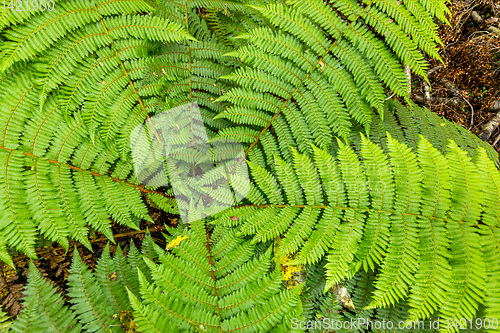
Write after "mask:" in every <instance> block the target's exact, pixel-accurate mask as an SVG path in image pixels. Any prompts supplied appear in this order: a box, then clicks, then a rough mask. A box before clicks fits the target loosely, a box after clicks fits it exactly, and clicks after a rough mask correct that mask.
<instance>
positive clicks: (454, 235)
mask: <svg viewBox="0 0 500 333" xmlns="http://www.w3.org/2000/svg"><path fill="white" fill-rule="evenodd" d="M386 136H387V143H386V146H387V148H388V153H384V152H383V150H382V148H381V147H379V146H377V145H376V144H374V143H373V142H371V141H370V140H368V139H367V138H365V137H363V136H362V137H361V140H360V145H361V153H360V154H359V155H361V156H359V155H358V153H356V152H355V151H354V150H353V149H352V147H350V146H346V145H344V144H343V143H342V142H340V141H339V143H338V145H339V150H338V152H337V159H338V161H335V160H334V159H333V157H331V156H330V155H328V154H327V153H326V152H324V151H322V150H320V149H319V148H316V147H314V148H313V149H314V154H315V156H314V161H315V162H316V163H315V164H316V165H314V164H312V161H311V160H310V159H309V157H307V156H306V155H302V154H299V153H298V152H294V151H293V150H292V152H293V154H294V158H293V163H287V162H285V161H283V160H280V159H276V161H277V162H276V164H275V165H274V170H276V176H275V175H273V174H272V173H270V172H269V171H267V170H265V169H264V168H262V167H261V166H259V165H257V164H254V163H251V162H249V166H250V169H251V171H252V175H253V181H254V182H255V184H256V187H257V188H260V189H261V191H262V193H263V195H264V201H263V202H262V203H261V204H254V205H246V206H245V207H242V208H241V209H242V210H241V212H242V215H241V216H240V215H239V214H238V210H239V209H238V208H237V207H236V208H234V209H233V210H232V211H231V212H230V213H228V215H220V216H219V219H217V220H216V221H217V222H214V223H217V224H226V222H224V221H226V219H229V216H230V215H233V216H236V217H237V223H235V222H234V221H233V222H232V225H235V224H236V225H239V227H238V228H239V233H240V234H242V235H255V236H254V239H253V243H258V242H264V241H267V240H270V239H273V238H275V237H278V236H279V235H284V240H283V244H282V246H281V247H280V248H281V250H280V251H282V252H280V253H279V255H284V254H293V253H298V256H297V258H296V259H295V260H294V261H292V262H291V263H290V264H315V263H317V262H318V261H319V260H320V259H321V258H322V257H323V256H324V255H325V254H326V253H327V252H328V255H327V256H326V258H327V263H326V265H325V268H326V273H325V274H326V277H327V283H326V287H325V290H328V289H329V288H330V287H331V286H332V285H334V284H336V283H339V282H340V281H342V280H343V279H344V278H351V277H352V276H354V274H355V273H356V272H357V271H358V270H359V269H360V268H361V267H363V268H364V269H365V270H366V271H374V270H375V271H377V280H376V282H375V283H374V287H375V290H374V292H373V295H372V296H371V303H370V304H369V306H368V304H366V305H365V306H368V308H379V307H387V306H393V305H395V304H396V303H398V302H400V301H401V300H404V299H406V298H407V297H408V300H409V301H408V305H409V306H410V308H409V313H410V314H411V316H412V317H411V320H421V319H423V318H429V317H430V316H432V315H433V314H434V313H435V311H436V309H440V312H441V313H442V316H443V318H448V319H452V318H461V316H467V318H471V316H474V314H475V312H476V310H477V309H478V305H479V304H480V303H482V302H483V299H485V294H484V293H485V290H486V285H485V284H484V283H488V282H485V281H488V277H487V275H485V266H484V265H485V260H486V258H485V257H484V256H483V255H482V254H481V252H480V245H479V244H480V243H479V239H480V234H479V233H478V231H477V230H476V229H475V227H474V226H475V225H477V224H478V222H479V221H480V219H481V214H486V213H485V212H486V210H487V209H488V206H486V205H491V207H493V208H495V207H497V202H495V201H493V199H494V198H496V196H497V195H498V188H497V187H495V186H493V187H492V186H491V185H487V184H489V183H493V184H494V183H495V181H492V179H493V178H495V177H498V171H497V170H496V169H495V168H494V164H493V162H492V161H491V160H489V159H488V158H487V155H486V152H485V150H482V149H479V155H478V160H477V161H476V162H472V161H471V159H470V157H468V156H467V153H466V152H464V151H463V150H461V149H459V148H458V146H457V145H456V144H455V143H454V142H453V141H450V143H449V145H448V153H447V154H446V155H443V154H442V153H441V152H439V151H438V150H437V149H436V148H434V147H433V146H432V145H431V144H430V143H429V142H428V141H427V140H426V139H425V138H424V137H423V136H421V137H420V141H419V143H418V146H417V147H418V148H417V151H416V152H413V151H412V150H411V149H410V148H409V147H408V146H406V145H404V144H401V143H399V142H397V141H396V140H395V139H393V138H392V137H391V135H390V134H388V133H387V134H386ZM360 157H362V158H360ZM480 165H481V167H482V170H484V171H482V172H481V173H480V172H478V170H479V166H480ZM492 177H493V178H492ZM495 179H496V178H495ZM291 180H293V181H294V183H295V184H296V185H295V188H294V187H293V186H291V185H290V182H291ZM318 180H321V181H322V182H323V183H324V185H323V186H322V187H318V185H317V184H318V183H317V181H318ZM483 181H484V183H483ZM278 184H283V186H279V185H278ZM333 189H336V190H335V191H334V190H333ZM483 193H484V195H485V196H487V197H488V198H490V199H489V201H487V203H485V204H483V201H482V200H481V197H482V196H483ZM278 198H279V199H278ZM283 198H290V200H292V201H291V202H294V203H293V204H290V203H287V202H283ZM252 207H253V209H252ZM497 208H498V207H497ZM488 211H489V210H488ZM224 216H225V217H224ZM485 216H488V215H485ZM492 222H493V221H492V220H491V218H490V224H491V226H490V227H491V228H493V229H492V230H494V229H496V227H494V226H493V225H494V224H493V223H492ZM429 239H431V240H432V241H429ZM449 248H450V249H451V251H450V252H448V249H449ZM491 256H494V255H493V254H491ZM488 258H491V257H488ZM417 268H418V272H417ZM492 278H493V277H490V279H492ZM452 281H455V282H452ZM458 281H470V282H469V283H465V284H462V283H458ZM492 283H495V282H493V281H492ZM452 284H453V286H452ZM452 290H453V291H452ZM455 299H456V300H455ZM449 300H450V301H449ZM464 318H465V317H464Z"/></svg>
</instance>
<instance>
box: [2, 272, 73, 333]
mask: <svg viewBox="0 0 500 333" xmlns="http://www.w3.org/2000/svg"><path fill="white" fill-rule="evenodd" d="M29 268H30V269H29V274H28V284H27V286H26V288H25V293H26V297H25V299H24V301H23V302H24V304H25V305H26V309H25V310H24V311H23V312H22V313H21V314H20V315H19V316H18V317H17V319H16V320H15V321H14V322H13V323H12V324H11V325H10V326H9V328H10V330H11V331H13V332H28V331H29V330H31V331H39V332H41V331H47V332H81V331H82V325H81V324H80V323H78V322H77V318H76V316H75V313H73V312H72V311H70V310H69V309H68V308H67V307H66V306H64V299H63V297H62V296H61V294H59V293H57V292H56V288H55V287H54V286H52V285H51V284H50V283H49V282H48V281H47V280H46V279H45V278H43V277H42V276H41V275H40V272H39V271H38V268H36V267H35V265H34V264H33V263H32V262H30V267H29Z"/></svg>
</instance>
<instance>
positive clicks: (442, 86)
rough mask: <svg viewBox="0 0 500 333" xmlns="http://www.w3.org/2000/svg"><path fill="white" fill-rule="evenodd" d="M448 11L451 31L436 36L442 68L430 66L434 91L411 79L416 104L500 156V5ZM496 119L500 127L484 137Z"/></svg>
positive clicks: (442, 28) (468, 4) (457, 2)
mask: <svg viewBox="0 0 500 333" xmlns="http://www.w3.org/2000/svg"><path fill="white" fill-rule="evenodd" d="M449 8H450V9H451V12H452V18H451V20H450V23H451V25H447V24H445V23H442V24H440V25H439V30H438V32H439V37H440V38H441V40H442V42H443V45H442V47H441V49H440V51H439V55H440V56H441V58H442V59H443V63H441V62H440V61H437V60H434V59H433V60H430V66H429V68H430V70H429V72H428V77H429V82H430V86H428V85H427V84H426V83H425V81H424V80H423V79H420V78H415V79H413V81H412V99H413V101H415V102H417V103H418V104H420V105H423V106H427V107H428V108H429V109H431V110H432V111H434V112H436V113H437V114H438V115H440V116H443V117H445V118H447V119H448V120H450V121H453V122H455V123H457V124H460V125H461V126H463V127H465V128H467V129H469V130H470V131H472V133H474V134H476V135H478V136H479V137H482V138H484V139H486V140H487V141H488V142H489V143H490V144H492V145H493V146H494V147H495V149H496V150H497V151H500V127H498V124H500V30H499V28H500V25H499V23H500V2H499V1H494V0H479V1H478V0H473V1H461V0H454V1H453V4H452V5H451V6H449ZM426 88H429V90H430V91H429V93H428V94H426V90H427V89H426ZM495 116H496V117H495ZM493 118H495V119H494V120H496V123H497V127H494V126H489V128H488V131H485V126H486V125H487V124H488V122H489V121H490V120H492V119H493Z"/></svg>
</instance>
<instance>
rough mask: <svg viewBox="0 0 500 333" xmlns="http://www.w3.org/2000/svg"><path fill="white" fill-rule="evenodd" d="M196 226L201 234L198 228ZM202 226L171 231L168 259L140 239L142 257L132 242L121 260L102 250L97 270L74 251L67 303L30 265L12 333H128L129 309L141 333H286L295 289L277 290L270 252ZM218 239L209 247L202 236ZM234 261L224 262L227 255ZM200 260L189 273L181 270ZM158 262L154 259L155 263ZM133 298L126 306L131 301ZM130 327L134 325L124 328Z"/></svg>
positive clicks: (277, 276)
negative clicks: (235, 332)
mask: <svg viewBox="0 0 500 333" xmlns="http://www.w3.org/2000/svg"><path fill="white" fill-rule="evenodd" d="M197 228H199V229H197ZM207 231H208V229H206V228H205V225H204V224H203V223H201V222H196V223H194V224H193V228H192V229H191V230H189V231H187V232H186V233H185V234H182V233H179V232H175V231H172V233H173V234H174V235H175V236H176V237H170V238H169V240H170V241H171V242H170V243H169V244H168V245H167V248H168V249H170V250H171V252H170V253H168V252H165V251H164V250H163V249H161V248H159V247H158V246H156V245H154V244H153V243H152V239H151V237H150V236H147V237H146V238H145V241H144V243H143V250H142V255H141V254H139V252H138V251H137V249H136V248H135V246H134V245H133V243H131V247H130V251H129V253H128V255H127V256H126V257H125V256H124V255H123V254H122V252H121V250H120V247H118V248H117V252H116V255H115V256H114V257H113V258H111V257H110V253H109V247H108V246H107V247H106V248H105V249H104V252H103V254H102V257H101V258H100V259H99V261H98V263H97V268H96V270H95V272H92V271H91V270H89V269H88V268H87V267H86V266H85V264H83V263H82V261H81V258H80V256H79V254H78V251H76V250H75V251H74V257H73V263H72V265H71V274H70V275H69V277H68V288H69V289H68V292H67V297H68V298H69V299H70V304H71V306H68V305H66V304H65V302H64V299H63V298H62V295H61V294H58V293H56V290H55V288H54V287H53V286H51V285H50V283H49V282H48V281H47V280H45V279H44V278H43V277H41V275H40V273H39V271H38V269H37V268H36V267H35V266H34V265H33V263H30V273H29V276H28V285H27V287H26V297H25V299H24V305H25V309H24V310H23V312H22V313H21V314H20V315H19V316H18V318H17V319H16V320H15V321H14V322H12V323H10V325H9V329H10V331H12V332H38V331H48V332H82V331H83V330H85V331H89V332H125V330H124V328H125V327H124V324H123V320H122V319H123V317H124V316H125V315H126V314H127V313H130V312H131V311H132V310H133V311H134V322H133V326H134V327H133V328H134V329H137V330H139V331H141V332H181V331H185V332H190V331H191V332H192V331H204V332H221V331H224V332H226V331H227V332H229V331H243V332H250V331H253V332H259V331H260V332H261V331H266V332H268V331H271V329H272V328H275V329H276V330H275V331H276V332H283V331H285V330H287V327H288V328H290V326H291V319H292V318H294V317H299V316H300V313H299V310H300V306H299V295H298V293H299V292H300V288H296V289H295V290H288V289H286V288H285V287H283V286H282V285H281V273H280V269H277V268H276V267H275V263H274V261H273V260H272V253H271V250H272V248H269V249H267V250H266V249H261V251H256V247H255V245H250V244H249V243H250V240H243V239H238V238H236V239H235V238H234V232H235V231H234V230H233V232H229V233H224V234H221V231H222V228H216V229H215V230H213V232H212V233H210V234H208V232H207ZM212 236H214V237H216V238H214V239H213V241H210V245H208V246H207V244H208V243H206V242H207V240H206V237H212ZM233 251H234V253H237V254H238V256H231V257H229V256H227V253H229V252H231V253H232V252H233ZM193 257H194V258H198V259H199V261H198V262H197V265H196V266H195V267H194V269H190V270H184V268H186V267H188V266H191V265H192V260H193ZM155 261H158V263H156V262H155ZM127 293H128V296H129V297H130V301H129V299H128V296H127ZM129 329H131V327H129Z"/></svg>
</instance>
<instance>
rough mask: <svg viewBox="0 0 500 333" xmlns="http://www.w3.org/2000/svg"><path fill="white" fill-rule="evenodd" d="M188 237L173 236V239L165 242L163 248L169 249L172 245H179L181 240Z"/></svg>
mask: <svg viewBox="0 0 500 333" xmlns="http://www.w3.org/2000/svg"><path fill="white" fill-rule="evenodd" d="M186 238H188V237H187V236H184V235H183V236H177V238H175V239H174V240H173V241H171V242H170V243H168V244H167V247H166V248H165V250H170V249H173V248H174V247H177V246H179V244H180V243H181V242H182V240H184V239H186Z"/></svg>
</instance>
